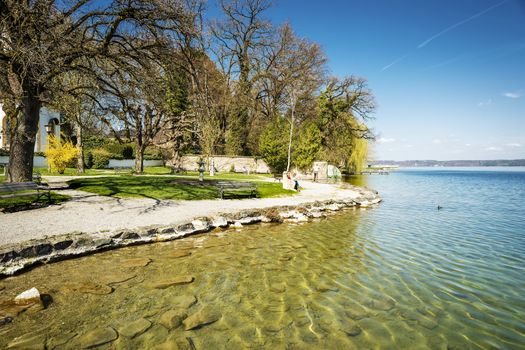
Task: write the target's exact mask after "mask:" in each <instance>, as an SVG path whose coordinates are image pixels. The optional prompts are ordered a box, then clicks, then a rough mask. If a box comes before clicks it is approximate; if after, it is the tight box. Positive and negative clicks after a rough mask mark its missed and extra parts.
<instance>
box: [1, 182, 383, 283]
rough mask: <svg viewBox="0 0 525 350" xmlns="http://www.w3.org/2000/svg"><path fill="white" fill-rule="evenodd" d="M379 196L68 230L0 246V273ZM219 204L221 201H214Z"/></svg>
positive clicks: (317, 213) (365, 203)
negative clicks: (174, 221)
mask: <svg viewBox="0 0 525 350" xmlns="http://www.w3.org/2000/svg"><path fill="white" fill-rule="evenodd" d="M380 201H381V198H380V197H379V195H378V194H377V192H375V191H373V190H369V189H366V188H359V187H353V191H352V195H351V196H349V197H348V198H337V199H330V200H321V201H312V202H302V203H298V204H294V205H283V206H271V207H263V208H256V209H243V210H239V211H236V212H229V213H219V214H217V215H212V216H206V217H195V218H193V219H191V220H188V221H187V222H185V223H179V224H172V225H150V226H143V227H138V228H134V229H111V230H107V231H99V232H94V233H84V232H72V233H67V234H57V235H53V236H51V237H42V238H37V239H30V240H27V241H23V242H16V243H11V244H7V245H3V246H0V276H9V275H13V274H15V273H17V272H21V271H23V270H24V269H26V268H29V267H31V266H35V265H38V264H45V263H49V262H53V261H58V260H63V259H68V258H72V257H78V256H83V255H87V254H92V253H95V252H99V251H104V250H110V249H116V248H120V247H125V246H130V245H138V244H147V243H153V242H163V241H170V240H174V239H179V238H182V237H186V236H189V235H193V234H198V233H205V232H209V231H211V230H213V229H215V228H228V227H242V226H243V225H250V224H255V223H260V222H265V223H281V222H285V221H288V222H307V221H309V220H311V219H315V218H322V217H325V216H327V215H329V213H331V212H336V211H339V210H343V209H345V208H355V207H363V208H366V207H370V206H373V205H375V204H378V203H379V202H380ZM218 203H221V202H218Z"/></svg>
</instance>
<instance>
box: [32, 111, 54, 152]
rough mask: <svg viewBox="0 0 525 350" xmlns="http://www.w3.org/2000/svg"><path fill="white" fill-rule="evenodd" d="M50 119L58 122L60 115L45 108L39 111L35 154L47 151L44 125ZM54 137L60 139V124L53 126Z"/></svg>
mask: <svg viewBox="0 0 525 350" xmlns="http://www.w3.org/2000/svg"><path fill="white" fill-rule="evenodd" d="M52 119H57V120H58V121H60V114H59V113H57V112H54V111H51V110H49V109H47V108H45V107H42V108H41V109H40V119H39V121H38V133H37V137H36V143H35V152H45V151H46V149H47V132H46V124H49V121H50V120H52ZM54 135H55V136H56V137H60V124H58V125H54Z"/></svg>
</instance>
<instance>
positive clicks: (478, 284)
mask: <svg viewBox="0 0 525 350" xmlns="http://www.w3.org/2000/svg"><path fill="white" fill-rule="evenodd" d="M353 181H358V182H360V183H361V184H364V182H368V185H369V186H370V187H372V188H375V189H377V190H379V192H380V194H381V196H382V197H383V198H384V202H383V203H382V204H381V205H379V206H378V207H376V208H374V209H367V210H348V211H345V212H343V213H340V214H337V215H334V216H331V217H330V218H328V219H323V220H321V221H316V222H311V223H307V224H301V225H294V224H285V225H257V226H249V227H244V228H243V229H242V230H240V231H235V230H227V231H214V232H213V233H212V234H207V235H200V236H195V237H190V238H187V239H183V240H179V241H174V242H168V243H159V244H152V245H146V246H137V247H129V248H124V249H120V250H116V251H110V252H105V253H100V254H96V255H93V256H88V257H84V258H80V259H74V260H69V261H63V262H60V263H55V264H51V265H47V266H42V267H38V268H36V269H33V270H31V271H29V272H27V273H25V274H22V275H20V276H16V277H12V278H7V279H4V280H1V281H0V290H1V291H0V293H1V296H0V300H3V299H6V298H13V297H14V296H15V295H16V294H17V293H19V292H21V291H23V290H26V289H29V288H30V287H33V286H36V287H37V288H38V289H39V290H40V291H41V292H42V293H46V294H49V295H51V296H52V298H53V302H52V303H51V304H50V305H49V307H48V308H47V309H45V310H43V311H38V312H35V313H28V312H26V313H23V314H21V315H20V316H18V317H17V318H15V319H14V320H13V322H12V323H11V324H8V325H6V326H3V327H1V328H0V348H4V347H5V346H6V344H7V343H9V342H11V341H12V340H13V339H14V338H15V337H19V336H24V335H25V336H26V337H27V334H31V335H33V336H35V335H36V338H37V340H35V341H34V342H36V343H38V344H43V343H44V342H46V343H47V346H48V348H51V349H52V348H65V349H69V348H71V349H74V348H78V347H79V343H80V342H82V340H83V339H85V338H82V336H83V334H85V333H86V332H89V331H90V330H92V329H95V328H98V327H106V326H110V327H112V328H114V329H116V330H117V331H119V332H120V335H119V337H118V339H116V340H115V341H113V342H110V343H107V344H106V345H103V346H102V348H112V349H146V348H152V347H154V346H155V345H158V344H162V343H165V342H166V341H168V342H169V341H171V340H176V341H177V342H178V343H179V345H180V344H182V343H185V344H186V345H189V344H192V346H194V347H195V348H197V349H218V348H227V349H236V348H265V349H266V348H267V349H284V348H287V349H288V348H289V349H308V348H312V349H352V348H359V349H362V348H374V349H392V348H399V349H413V348H421V349H425V348H430V349H447V347H448V348H454V349H469V348H473V349H476V348H481V349H492V348H501V349H525V325H524V323H523V320H524V319H525V293H524V291H525V210H524V207H523V203H525V172H524V171H512V172H509V171H506V170H503V171H492V172H490V171H489V172H487V171H471V170H469V171H464V170H454V171H449V170H439V171H438V170H428V171H427V170H417V171H399V172H396V173H393V174H391V175H389V176H379V175H371V176H369V177H368V178H357V179H354V180H353ZM437 205H440V206H442V207H443V209H441V210H437ZM189 253H191V255H188V254H189ZM177 276H179V277H180V276H190V277H194V281H193V282H192V283H188V284H182V285H174V286H171V287H167V288H165V289H159V288H155V287H158V285H159V284H160V283H166V281H170V280H173V278H175V277H177ZM108 286H109V287H108ZM2 287H3V288H4V289H3V290H2ZM180 296H194V297H195V299H196V302H195V303H194V304H193V305H188V304H191V303H186V305H184V306H181V301H180V299H181V298H180ZM181 307H183V308H184V310H182V311H181V309H180V308H181ZM203 308H204V310H205V312H206V313H208V316H209V315H212V316H214V317H211V316H210V317H211V318H209V321H211V320H213V319H217V321H215V322H213V323H211V324H208V325H204V326H202V327H201V328H198V329H195V330H188V331H185V330H184V328H183V327H184V326H180V327H177V328H174V329H171V330H168V329H167V328H166V327H165V326H163V325H161V323H162V321H161V320H162V319H163V317H164V318H165V317H166V312H168V311H170V310H176V311H177V312H183V313H185V314H188V315H191V314H194V313H195V312H198V311H199V310H201V309H203ZM141 318H144V319H146V320H148V321H149V322H151V325H150V326H149V328H148V326H145V327H143V328H145V329H141V331H143V333H141V334H138V335H136V336H135V337H133V338H130V337H128V336H126V335H124V333H127V332H126V331H122V330H123V329H124V328H125V327H126V326H127V325H129V324H130V323H131V322H133V321H135V320H137V319H141ZM149 322H148V323H146V324H149ZM165 344H166V345H167V343H165Z"/></svg>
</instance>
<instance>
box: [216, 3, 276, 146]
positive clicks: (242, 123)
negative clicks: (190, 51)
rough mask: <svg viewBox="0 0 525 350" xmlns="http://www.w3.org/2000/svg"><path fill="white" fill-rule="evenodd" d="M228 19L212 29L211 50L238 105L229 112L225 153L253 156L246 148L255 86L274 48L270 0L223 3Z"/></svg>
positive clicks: (221, 5) (218, 22)
mask: <svg viewBox="0 0 525 350" xmlns="http://www.w3.org/2000/svg"><path fill="white" fill-rule="evenodd" d="M219 4H220V7H221V9H222V12H223V14H224V16H225V19H224V20H223V21H216V22H214V23H213V25H212V26H211V32H212V35H213V37H214V39H215V46H213V47H212V50H213V53H214V56H215V57H216V59H217V62H218V64H219V66H220V67H221V69H222V71H223V73H224V75H225V76H226V79H227V84H228V86H229V87H230V91H232V93H233V95H234V101H235V103H234V104H232V106H231V109H230V110H229V116H228V120H227V128H226V135H225V139H226V140H225V142H226V153H227V154H232V155H235V154H242V153H245V154H247V153H250V150H249V149H248V148H247V140H246V138H247V135H248V133H249V125H250V124H251V119H252V118H253V117H254V114H255V112H254V103H255V98H254V96H253V91H252V88H253V84H254V82H255V81H256V80H257V78H258V71H257V70H256V68H257V67H258V66H259V65H258V61H259V59H260V58H261V57H262V52H263V51H264V50H266V49H267V48H269V47H270V46H271V44H272V41H271V38H272V33H273V30H272V26H271V23H270V22H269V21H267V20H265V19H264V18H263V13H264V12H265V11H267V10H268V9H269V8H270V6H271V3H270V1H268V0H231V1H225V0H221V1H220V3H219Z"/></svg>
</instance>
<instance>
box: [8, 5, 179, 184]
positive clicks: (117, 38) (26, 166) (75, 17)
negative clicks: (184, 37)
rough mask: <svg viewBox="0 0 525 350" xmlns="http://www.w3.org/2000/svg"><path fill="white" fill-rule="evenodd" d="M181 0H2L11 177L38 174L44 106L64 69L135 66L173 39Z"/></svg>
mask: <svg viewBox="0 0 525 350" xmlns="http://www.w3.org/2000/svg"><path fill="white" fill-rule="evenodd" d="M181 3H182V0H181V1H179V0H156V1H147V0H134V1H120V0H110V1H96V0H73V1H58V0H35V1H22V0H0V100H2V101H4V102H5V101H6V100H9V101H10V102H9V103H8V104H11V105H15V106H16V110H15V111H14V112H13V113H11V118H10V119H11V121H12V125H11V129H12V135H11V138H10V160H9V173H8V179H9V181H13V182H17V181H29V180H31V179H32V168H33V153H34V146H35V140H36V133H37V129H38V120H39V112H40V107H41V106H42V104H43V103H45V102H46V101H47V100H50V99H51V97H52V95H53V93H56V92H57V91H59V90H61V89H63V88H64V86H63V85H61V84H60V79H58V78H60V77H61V76H62V75H63V74H68V73H71V72H79V73H80V74H84V75H91V76H94V77H95V78H100V76H99V72H100V67H99V65H100V64H101V63H103V64H107V62H111V64H112V65H114V66H115V67H119V68H120V69H121V70H129V69H132V68H133V65H129V64H128V62H130V61H131V62H133V61H136V60H137V59H138V58H144V57H151V56H152V55H153V54H154V52H155V50H156V49H157V48H158V47H162V46H165V45H166V44H167V39H166V33H168V32H169V31H171V30H177V28H178V27H179V26H180V24H181V22H183V21H184V18H185V16H186V14H185V10H184V7H183V6H182V5H181Z"/></svg>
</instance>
